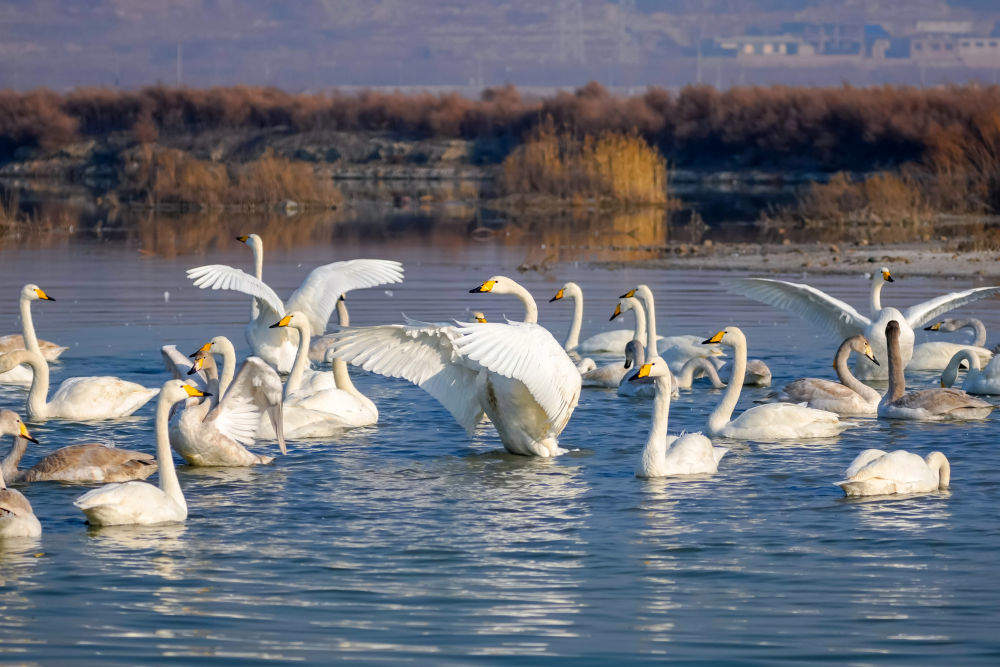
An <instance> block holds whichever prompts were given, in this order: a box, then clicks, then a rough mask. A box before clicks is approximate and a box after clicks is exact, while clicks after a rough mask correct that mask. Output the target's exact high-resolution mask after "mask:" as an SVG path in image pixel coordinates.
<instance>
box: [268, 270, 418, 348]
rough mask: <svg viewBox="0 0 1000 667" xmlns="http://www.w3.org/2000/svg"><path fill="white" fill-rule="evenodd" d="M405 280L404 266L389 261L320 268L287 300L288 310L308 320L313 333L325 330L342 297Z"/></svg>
mask: <svg viewBox="0 0 1000 667" xmlns="http://www.w3.org/2000/svg"><path fill="white" fill-rule="evenodd" d="M402 281H403V265H402V264H400V263H399V262H394V261H391V260H387V259H352V260H348V261H346V262H334V263H332V264H326V265H324V266H318V267H316V268H315V269H313V270H312V272H311V273H310V274H309V275H308V276H307V277H306V279H305V280H304V281H303V282H302V285H300V286H299V288H298V289H297V290H295V291H294V292H292V296H290V297H289V298H288V310H287V312H291V311H293V310H300V311H302V312H303V313H305V314H306V316H307V317H308V318H309V324H310V325H311V326H312V330H313V333H315V334H317V335H318V334H321V333H323V332H324V331H326V323H327V322H328V321H329V320H330V315H332V314H333V309H334V308H335V307H336V306H337V299H339V298H340V295H341V294H344V293H346V292H349V291H351V290H355V289H362V288H365V287H375V286H376V285H385V284H387V283H399V282H402Z"/></svg>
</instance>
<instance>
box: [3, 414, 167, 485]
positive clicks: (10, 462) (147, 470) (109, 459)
mask: <svg viewBox="0 0 1000 667" xmlns="http://www.w3.org/2000/svg"><path fill="white" fill-rule="evenodd" d="M0 435H10V436H13V442H12V444H11V448H10V451H8V452H7V455H6V456H5V457H4V458H3V461H2V462H0V470H2V471H3V476H4V478H5V479H8V480H10V481H12V482H64V483H68V484H92V483H103V482H124V481H128V480H133V479H146V478H147V477H149V476H150V475H152V474H153V473H154V472H156V459H155V458H154V457H153V456H151V455H150V454H146V453H145V452H136V451H132V450H128V449H118V448H117V447H111V446H108V445H104V444H101V443H96V442H91V443H86V444H79V445H70V446H68V447H62V448H61V449H57V450H56V451H54V452H52V453H51V454H49V455H48V456H45V457H44V458H43V459H42V460H40V461H39V462H38V463H36V464H35V465H34V466H32V467H31V468H29V469H27V470H18V465H19V464H20V463H21V459H22V458H23V457H24V454H25V452H26V451H27V448H28V443H29V442H33V443H35V444H38V441H37V440H35V439H34V438H32V437H31V435H30V434H29V433H28V429H27V428H26V427H25V425H24V423H23V422H22V421H21V418H20V417H18V416H17V413H16V412H13V411H12V410H0Z"/></svg>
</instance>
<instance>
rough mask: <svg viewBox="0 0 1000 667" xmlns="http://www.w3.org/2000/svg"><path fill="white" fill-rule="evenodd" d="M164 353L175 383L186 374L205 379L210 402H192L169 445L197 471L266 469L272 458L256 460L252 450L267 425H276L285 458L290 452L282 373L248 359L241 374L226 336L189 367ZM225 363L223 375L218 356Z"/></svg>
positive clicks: (256, 359) (175, 422)
mask: <svg viewBox="0 0 1000 667" xmlns="http://www.w3.org/2000/svg"><path fill="white" fill-rule="evenodd" d="M171 348H172V346H170V348H165V349H164V350H163V352H164V359H165V361H166V363H167V368H168V370H170V371H171V372H172V373H173V374H174V377H175V378H176V379H183V376H182V373H184V375H188V376H195V377H197V376H198V375H200V374H204V377H205V379H204V381H199V380H196V383H198V384H202V387H201V388H203V389H207V390H209V391H210V393H211V396H210V397H208V398H189V399H187V401H185V405H184V408H183V409H182V410H181V411H180V413H179V414H178V415H177V417H176V418H175V419H174V420H172V422H171V428H170V444H171V446H172V447H173V448H174V450H175V451H176V452H177V453H178V454H180V455H181V456H182V457H184V460H185V461H187V462H188V463H189V464H191V465H194V466H251V465H257V464H267V463H271V462H272V461H273V460H274V457H273V456H264V455H262V454H254V453H253V452H251V451H250V450H248V449H247V447H246V446H247V445H252V444H253V443H254V441H255V440H256V434H257V430H258V428H259V427H260V423H261V421H262V419H267V420H269V421H270V423H271V428H272V429H273V430H274V432H275V434H276V439H277V441H278V447H279V448H280V449H281V453H282V454H285V453H286V452H287V450H286V448H285V439H284V430H283V429H282V400H281V399H282V384H281V378H280V377H279V376H278V373H277V372H276V371H275V370H274V369H273V368H271V367H270V366H268V365H267V364H266V363H264V360H263V359H261V358H260V357H247V359H246V360H244V362H243V364H242V365H241V366H240V369H239V372H238V373H237V372H236V349H235V348H234V347H233V344H232V342H231V341H230V340H229V339H228V338H226V337H225V336H216V337H215V338H213V339H212V340H210V341H209V342H208V343H205V345H203V346H202V347H201V348H199V349H198V351H197V352H195V353H194V354H192V355H191V357H192V358H194V362H193V363H190V362H188V361H187V359H186V358H184V357H183V356H181V357H179V358H178V357H177V356H176V354H175V353H174V351H173V349H171ZM216 354H218V355H220V356H221V357H222V370H221V372H220V371H219V369H218V366H217V365H216V363H215V356H214V355H216Z"/></svg>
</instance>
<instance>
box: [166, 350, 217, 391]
mask: <svg viewBox="0 0 1000 667" xmlns="http://www.w3.org/2000/svg"><path fill="white" fill-rule="evenodd" d="M160 355H161V356H162V357H163V365H164V366H166V368H167V372H168V373H170V374H171V375H173V376H174V379H175V380H183V381H185V382H191V383H192V384H194V386H196V387H198V389H201V390H205V388H206V387H208V377H207V376H206V375H205V371H204V370H201V371H198V372H197V373H192V374H191V375H188V374H187V372H188V371H189V370H191V366H192V365H193V364H192V363H191V360H190V359H189V358H188V357H186V356H185V355H184V353H183V352H181V351H180V350H178V349H177V346H176V345H164V346H163V347H161V348H160Z"/></svg>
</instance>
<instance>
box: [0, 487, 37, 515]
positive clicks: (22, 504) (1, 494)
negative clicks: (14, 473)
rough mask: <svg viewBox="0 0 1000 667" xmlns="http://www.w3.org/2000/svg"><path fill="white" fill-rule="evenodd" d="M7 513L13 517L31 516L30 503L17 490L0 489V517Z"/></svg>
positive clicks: (32, 511) (32, 512)
mask: <svg viewBox="0 0 1000 667" xmlns="http://www.w3.org/2000/svg"><path fill="white" fill-rule="evenodd" d="M6 512H9V513H10V514H13V515H14V516H31V515H32V514H34V513H35V512H34V510H32V509H31V503H30V502H28V499H27V498H25V497H24V495H23V494H22V493H21V492H20V491H18V490H17V489H6V488H5V489H0V516H2V515H3V514H4V513H6Z"/></svg>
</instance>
